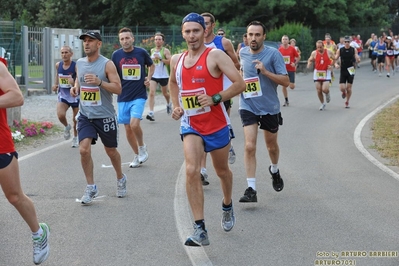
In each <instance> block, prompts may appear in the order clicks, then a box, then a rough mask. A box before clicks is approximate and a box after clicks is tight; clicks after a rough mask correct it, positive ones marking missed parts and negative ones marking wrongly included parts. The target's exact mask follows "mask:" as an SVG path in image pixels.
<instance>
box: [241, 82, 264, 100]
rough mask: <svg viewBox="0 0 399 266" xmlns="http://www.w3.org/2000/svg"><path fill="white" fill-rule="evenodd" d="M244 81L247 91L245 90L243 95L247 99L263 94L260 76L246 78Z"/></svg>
mask: <svg viewBox="0 0 399 266" xmlns="http://www.w3.org/2000/svg"><path fill="white" fill-rule="evenodd" d="M244 81H245V91H244V92H243V95H244V98H245V99H248V98H254V97H259V96H262V88H261V86H260V82H259V77H252V78H246V79H244Z"/></svg>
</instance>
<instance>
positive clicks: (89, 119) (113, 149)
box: [71, 31, 126, 205]
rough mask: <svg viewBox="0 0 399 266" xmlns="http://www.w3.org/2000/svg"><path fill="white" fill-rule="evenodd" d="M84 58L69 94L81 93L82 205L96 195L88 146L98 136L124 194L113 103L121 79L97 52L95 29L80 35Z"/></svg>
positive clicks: (99, 41)
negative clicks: (83, 184)
mask: <svg viewBox="0 0 399 266" xmlns="http://www.w3.org/2000/svg"><path fill="white" fill-rule="evenodd" d="M79 39H81V40H83V48H84V52H85V53H86V57H83V58H80V59H79V60H78V61H77V62H76V72H77V79H76V83H75V86H74V87H72V88H71V95H72V96H74V97H76V96H78V95H79V94H80V102H79V114H78V138H79V141H80V146H79V151H80V161H81V164H82V168H83V172H84V174H85V177H86V181H87V186H86V189H85V192H84V194H83V196H82V199H81V203H82V205H90V204H92V202H93V199H94V198H95V197H97V195H98V189H97V186H96V184H95V182H94V171H93V169H94V163H93V158H92V156H91V145H95V144H96V141H97V138H98V136H100V138H101V141H102V143H103V145H104V149H105V152H106V153H107V155H108V157H109V158H110V160H111V163H112V165H113V167H114V170H115V173H116V178H117V190H116V195H117V197H118V198H123V197H125V196H126V175H125V174H124V173H122V165H121V156H120V154H119V152H118V150H117V146H118V123H117V121H116V113H115V109H114V106H113V104H112V100H113V99H112V95H113V94H114V93H115V94H120V93H121V91H122V88H121V81H120V79H119V76H118V72H117V71H116V67H115V65H114V63H113V62H112V61H111V60H109V59H108V58H106V57H104V56H102V55H100V49H101V45H102V38H101V35H100V34H99V33H98V32H93V31H89V32H86V33H84V34H82V35H80V37H79Z"/></svg>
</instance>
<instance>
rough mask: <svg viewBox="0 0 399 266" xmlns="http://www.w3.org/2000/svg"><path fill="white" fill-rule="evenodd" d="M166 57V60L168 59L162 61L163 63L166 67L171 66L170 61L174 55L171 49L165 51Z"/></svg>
mask: <svg viewBox="0 0 399 266" xmlns="http://www.w3.org/2000/svg"><path fill="white" fill-rule="evenodd" d="M164 55H165V58H166V59H161V60H162V62H163V63H164V64H165V65H170V59H171V57H172V55H171V54H170V51H169V49H167V48H165V49H164Z"/></svg>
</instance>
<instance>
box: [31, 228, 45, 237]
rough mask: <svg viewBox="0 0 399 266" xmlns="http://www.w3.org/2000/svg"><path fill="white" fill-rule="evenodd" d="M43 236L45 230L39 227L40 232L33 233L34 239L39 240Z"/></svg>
mask: <svg viewBox="0 0 399 266" xmlns="http://www.w3.org/2000/svg"><path fill="white" fill-rule="evenodd" d="M42 234H43V228H42V227H41V226H39V230H38V231H37V232H32V237H34V238H38V237H40V236H41V235H42Z"/></svg>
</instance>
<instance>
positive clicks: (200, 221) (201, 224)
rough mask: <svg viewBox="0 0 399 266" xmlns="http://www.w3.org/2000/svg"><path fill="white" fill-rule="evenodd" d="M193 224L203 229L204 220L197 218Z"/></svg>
mask: <svg viewBox="0 0 399 266" xmlns="http://www.w3.org/2000/svg"><path fill="white" fill-rule="evenodd" d="M195 224H196V225H197V227H198V228H202V229H203V230H205V220H204V219H202V220H197V221H195Z"/></svg>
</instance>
